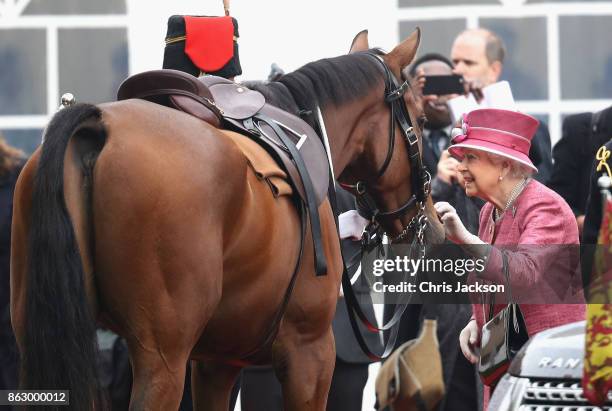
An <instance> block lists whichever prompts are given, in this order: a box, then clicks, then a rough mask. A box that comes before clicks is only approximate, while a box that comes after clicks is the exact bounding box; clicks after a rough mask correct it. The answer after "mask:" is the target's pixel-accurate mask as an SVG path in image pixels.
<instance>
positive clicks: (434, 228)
mask: <svg viewBox="0 0 612 411" xmlns="http://www.w3.org/2000/svg"><path fill="white" fill-rule="evenodd" d="M419 41H420V31H419V30H418V29H417V30H416V31H415V32H414V33H412V34H411V35H410V36H409V37H408V38H407V39H406V40H405V41H403V42H402V43H401V44H399V45H398V46H397V47H395V48H394V49H393V50H392V51H391V52H390V53H388V54H384V53H383V52H381V51H380V50H376V49H374V50H373V49H370V48H369V45H368V39H367V31H363V32H361V33H359V34H358V35H357V36H356V37H355V39H354V40H353V44H352V46H351V51H350V53H349V54H348V55H344V56H340V57H336V58H331V59H323V60H320V61H316V62H313V63H309V64H307V65H305V66H304V67H302V68H300V69H298V70H297V71H295V72H293V73H290V74H287V75H285V76H283V77H281V78H280V79H279V80H278V82H277V83H274V84H271V85H270V86H274V88H276V89H280V90H281V91H280V92H279V93H278V94H279V95H281V96H282V95H286V96H289V95H290V96H291V97H292V98H291V99H292V101H295V104H294V105H293V107H297V109H296V108H294V109H293V111H295V112H296V113H297V112H298V111H299V112H300V113H301V114H303V113H312V115H311V116H310V119H311V120H312V124H313V125H314V123H316V121H315V118H316V117H317V113H318V108H320V109H321V112H322V116H321V117H322V120H323V121H322V122H321V119H319V121H318V123H319V125H320V126H321V125H324V127H320V128H321V131H323V130H325V129H326V130H327V134H328V135H329V145H330V149H331V150H330V151H331V157H332V161H333V169H334V174H335V178H336V179H337V180H338V181H340V183H341V184H343V185H345V186H350V187H352V191H353V192H354V193H356V194H357V197H358V199H360V200H361V201H360V202H361V203H363V204H362V205H363V207H361V208H362V209H363V210H362V211H364V212H366V213H368V212H369V213H371V214H373V215H374V217H375V219H376V220H377V221H379V222H380V224H381V225H382V227H383V228H384V230H385V232H386V233H387V235H388V236H389V238H391V239H392V240H393V241H395V242H405V241H410V240H411V239H412V238H413V237H414V235H415V234H416V233H417V232H419V231H420V232H421V234H424V235H425V237H426V239H427V241H428V242H429V243H436V244H437V243H440V242H441V241H442V240H443V239H444V230H443V227H442V225H441V223H440V221H439V220H438V218H437V215H436V213H435V210H434V208H433V204H432V202H431V198H430V196H429V179H428V178H427V175H426V174H425V173H424V172H423V169H422V166H421V128H422V124H423V123H424V114H423V110H422V108H421V105H420V99H419V98H417V94H416V92H415V91H414V90H413V88H412V86H411V84H410V83H409V82H408V81H407V80H406V79H404V77H403V75H402V72H403V69H405V68H406V66H408V64H410V62H411V61H412V59H413V58H414V56H415V54H416V50H417V48H418V45H419ZM282 90H285V91H284V92H283V91H282ZM284 108H285V109H289V110H291V107H290V106H287V107H284ZM322 134H323V133H322ZM366 203H367V204H366ZM364 204H365V205H364ZM424 216H426V217H427V218H426V219H425V218H424ZM425 220H427V221H426V229H424V227H425V225H423V224H422V223H423V222H424V221H425ZM419 228H420V230H419Z"/></svg>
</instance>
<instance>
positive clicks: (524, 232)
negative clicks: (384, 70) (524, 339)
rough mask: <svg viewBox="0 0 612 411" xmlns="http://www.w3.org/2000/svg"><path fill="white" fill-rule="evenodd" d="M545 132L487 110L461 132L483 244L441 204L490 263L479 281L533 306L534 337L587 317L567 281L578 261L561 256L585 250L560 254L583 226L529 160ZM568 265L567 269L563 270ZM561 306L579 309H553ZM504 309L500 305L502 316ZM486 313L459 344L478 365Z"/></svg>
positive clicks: (459, 145)
mask: <svg viewBox="0 0 612 411" xmlns="http://www.w3.org/2000/svg"><path fill="white" fill-rule="evenodd" d="M537 127H538V120H536V119H535V118H533V117H531V116H528V115H525V114H522V113H518V112H513V111H506V110H496V109H480V110H475V111H472V112H471V113H469V114H468V115H467V116H465V118H464V122H463V127H462V128H461V129H459V130H458V131H454V132H453V134H454V136H455V137H454V138H453V145H452V146H451V147H450V148H449V151H450V153H451V154H452V155H453V156H454V157H455V158H457V159H458V160H459V161H461V163H460V164H459V166H458V169H457V171H458V173H460V174H461V177H463V180H464V181H465V183H464V186H465V192H466V194H467V195H468V196H476V197H479V198H481V199H483V200H485V201H486V202H487V204H485V205H484V207H483V208H482V210H481V212H480V228H479V232H478V237H477V236H475V235H473V234H471V233H470V232H469V231H468V230H466V229H465V227H464V226H463V224H462V222H461V220H460V219H459V217H458V216H457V213H456V212H455V210H454V208H453V207H452V206H451V205H450V204H448V203H436V205H435V206H436V210H437V212H438V214H439V216H440V219H441V220H442V222H443V223H444V227H445V230H446V234H447V236H448V238H449V239H450V240H452V241H453V242H455V243H457V244H460V245H462V247H463V248H464V249H466V251H468V253H470V254H472V255H474V256H478V257H482V258H486V259H487V265H486V269H485V270H484V271H483V272H482V273H476V274H474V276H475V277H476V280H478V281H486V282H489V283H497V284H504V285H506V286H507V287H510V290H511V291H512V293H513V297H514V299H515V300H518V301H519V302H520V301H521V297H524V298H523V301H525V300H528V302H529V303H530V304H519V307H520V309H521V311H522V313H523V316H524V319H525V324H526V328H527V332H528V334H529V335H530V336H532V335H533V334H535V333H537V332H540V331H542V330H545V329H548V328H552V327H555V326H558V325H561V324H565V323H569V322H573V321H578V320H584V316H585V310H584V308H585V307H584V304H582V302H583V299H582V298H581V297H582V295H581V290H580V289H579V288H580V287H578V289H577V290H574V291H572V290H568V287H567V285H570V283H573V284H574V285H575V284H576V279H572V278H567V277H571V276H572V274H576V273H575V272H574V271H573V270H572V269H571V267H569V268H568V266H567V265H571V263H577V260H576V259H575V258H574V259H569V260H568V259H563V258H559V252H563V251H568V249H569V248H571V249H574V250H575V251H577V249H576V248H574V247H567V246H564V247H563V248H561V249H560V248H559V245H568V244H569V245H578V244H579V241H578V227H577V226H576V220H575V218H574V215H573V213H572V210H571V209H570V208H569V206H568V205H567V204H566V202H565V201H564V200H563V199H562V198H561V197H560V196H559V195H558V194H556V193H555V192H553V191H552V190H550V189H548V188H547V187H546V186H544V185H542V184H540V183H539V182H537V181H535V180H533V179H532V178H531V176H532V174H533V173H534V172H537V169H536V167H535V166H534V165H533V163H532V162H531V160H530V159H529V156H528V154H529V148H530V145H531V139H532V138H533V135H534V133H535V131H536V129H537ZM502 245H503V246H505V247H503V248H507V249H509V250H510V249H511V250H512V251H504V253H506V256H507V257H508V258H507V260H508V268H509V270H508V272H509V279H508V280H506V278H505V276H504V275H503V271H502V261H503V259H502V251H501V248H502V247H500V246H502ZM575 255H576V254H574V256H575ZM561 262H564V263H565V264H566V266H565V267H561V266H560V264H561ZM561 276H564V277H565V278H561ZM473 280H474V278H472V281H473ZM578 280H579V278H578ZM561 284H562V286H561ZM530 293H531V295H528V294H530ZM533 293H537V297H538V298H537V300H536V298H535V297H536V296H535V295H534V294H533ZM564 293H565V294H564ZM496 301H499V300H496ZM534 301H541V302H544V303H549V304H532V303H533V302H534ZM559 301H563V302H567V301H571V302H572V303H576V302H577V303H578V304H572V305H570V304H555V305H551V303H552V302H559ZM503 307H505V305H499V304H498V305H495V306H494V313H497V312H499V311H500V310H501V309H502V308H503ZM484 311H485V310H484V309H483V306H482V305H481V304H478V305H476V304H475V305H473V316H472V318H471V320H470V321H469V323H468V324H467V325H466V326H465V328H464V329H463V331H462V332H461V335H460V337H459V343H460V346H461V350H462V351H463V354H464V355H465V357H466V358H467V359H468V360H469V361H471V362H472V363H475V362H476V361H477V360H478V356H477V347H478V346H479V340H480V333H481V330H482V326H483V324H484V323H485V322H486V321H487V319H485V318H484ZM488 391H489V390H488V389H485V404H486V402H487V400H488ZM485 409H486V408H485Z"/></svg>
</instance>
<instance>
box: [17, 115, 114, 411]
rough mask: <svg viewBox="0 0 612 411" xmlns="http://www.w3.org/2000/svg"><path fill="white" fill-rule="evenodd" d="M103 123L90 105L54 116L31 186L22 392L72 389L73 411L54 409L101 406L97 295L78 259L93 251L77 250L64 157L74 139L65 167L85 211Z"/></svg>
mask: <svg viewBox="0 0 612 411" xmlns="http://www.w3.org/2000/svg"><path fill="white" fill-rule="evenodd" d="M101 117H102V112H101V111H100V109H99V108H98V107H96V106H94V105H90V104H77V105H74V106H72V107H69V108H65V109H63V110H61V111H59V112H58V113H57V114H56V115H55V116H54V117H53V119H52V120H51V122H50V123H49V125H48V127H47V129H46V131H45V134H44V143H43V145H42V153H41V155H40V160H39V164H38V169H37V172H36V176H35V179H34V185H33V187H34V188H33V193H32V208H31V224H30V230H29V237H28V238H29V244H28V256H29V258H28V268H27V276H26V287H27V291H26V293H27V294H26V303H25V304H26V305H25V324H24V327H25V329H24V336H23V337H24V338H23V349H22V373H21V385H22V388H23V389H38V390H70V406H69V407H57V408H52V409H57V410H66V409H69V410H88V411H89V410H93V409H94V408H95V409H99V408H100V407H102V406H103V405H102V403H101V395H100V392H101V390H100V385H99V383H98V378H97V372H96V356H97V341H96V321H95V317H96V311H97V308H96V303H95V298H94V301H93V302H92V299H91V297H92V296H95V295H96V292H95V288H94V287H93V284H91V281H90V283H89V290H88V289H87V288H88V286H87V285H86V279H85V275H84V273H85V270H84V263H83V260H82V257H81V255H82V253H84V252H87V253H90V252H91V244H86V246H87V247H89V250H82V249H80V247H79V244H78V242H77V235H76V234H75V224H73V222H72V220H71V217H70V214H69V212H68V207H67V203H66V196H65V194H64V190H65V187H64V157H65V156H66V152H67V149H68V147H69V143H70V141H71V140H73V141H74V143H73V146H72V147H74V150H72V151H71V152H75V153H76V156H75V158H74V159H75V160H76V161H70V163H68V162H66V167H70V168H69V170H72V169H73V168H75V166H74V164H77V166H76V167H77V168H78V169H79V171H81V172H82V173H83V174H82V176H83V183H84V184H81V185H80V187H81V189H80V191H83V192H82V193H80V194H79V195H80V196H81V197H80V199H86V201H81V202H80V203H81V204H89V199H90V198H91V176H92V175H93V165H94V163H95V159H96V158H97V155H98V154H99V153H100V151H101V150H102V147H103V145H104V143H105V141H106V131H105V128H104V125H103V123H102V119H101ZM74 159H73V160H74ZM84 187H85V188H84ZM87 207H88V210H86V213H87V215H88V216H89V217H90V218H89V219H88V220H89V221H91V215H92V214H91V207H90V205H88V206H87ZM91 230H93V229H91ZM90 232H92V231H90ZM81 248H83V244H81ZM88 294H89V297H88ZM44 409H45V410H48V409H49V407H44Z"/></svg>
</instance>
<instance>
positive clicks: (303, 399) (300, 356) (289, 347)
mask: <svg viewBox="0 0 612 411" xmlns="http://www.w3.org/2000/svg"><path fill="white" fill-rule="evenodd" d="M303 337H304V336H303V335H301V334H300V333H299V332H298V331H297V330H293V331H285V335H284V336H283V339H282V347H278V348H276V349H275V350H274V354H273V355H274V360H273V365H274V370H275V372H276V375H277V377H278V379H279V380H280V381H281V385H282V388H283V398H284V404H285V410H295V411H297V410H299V411H305V410H312V411H324V410H325V407H326V404H327V395H328V393H329V387H330V386H331V380H332V375H333V373H334V364H335V359H336V350H335V346H334V337H333V333H332V331H331V329H330V330H329V332H327V333H326V334H325V335H323V336H321V337H320V338H319V339H317V340H314V341H310V342H307V343H305V341H304V340H303Z"/></svg>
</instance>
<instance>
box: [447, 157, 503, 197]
mask: <svg viewBox="0 0 612 411" xmlns="http://www.w3.org/2000/svg"><path fill="white" fill-rule="evenodd" d="M457 171H458V172H459V174H460V175H461V177H462V180H463V185H464V188H465V194H466V195H468V196H470V197H472V196H476V197H479V198H482V199H483V200H488V198H489V197H490V195H491V194H492V193H494V190H495V188H496V187H497V186H498V184H499V176H500V175H501V172H502V170H501V167H500V165H496V164H493V163H492V162H491V160H490V159H489V156H488V155H487V154H486V153H485V152H483V151H479V150H472V149H465V150H464V156H463V160H462V161H461V163H459V166H458V168H457ZM460 180H461V179H460Z"/></svg>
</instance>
